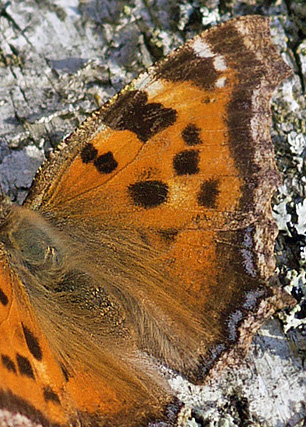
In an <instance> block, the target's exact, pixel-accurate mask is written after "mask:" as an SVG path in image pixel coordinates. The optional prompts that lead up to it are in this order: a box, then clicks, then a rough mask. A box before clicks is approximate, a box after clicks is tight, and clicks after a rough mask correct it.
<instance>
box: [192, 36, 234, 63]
mask: <svg viewBox="0 0 306 427" xmlns="http://www.w3.org/2000/svg"><path fill="white" fill-rule="evenodd" d="M191 47H192V48H193V51H194V53H195V54H196V56H197V57H199V58H214V67H215V69H216V70H217V71H225V70H226V68H227V66H226V63H225V60H224V58H223V56H221V55H215V54H214V53H213V51H212V50H211V48H210V47H209V45H208V44H207V43H205V42H204V41H203V40H202V39H200V38H198V39H195V40H194V42H193V43H192V45H191Z"/></svg>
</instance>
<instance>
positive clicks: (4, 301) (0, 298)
mask: <svg viewBox="0 0 306 427" xmlns="http://www.w3.org/2000/svg"><path fill="white" fill-rule="evenodd" d="M0 303H1V304H2V305H4V306H6V305H7V304H8V297H7V296H6V295H5V293H4V292H3V290H2V289H1V288H0Z"/></svg>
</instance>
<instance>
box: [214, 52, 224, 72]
mask: <svg viewBox="0 0 306 427" xmlns="http://www.w3.org/2000/svg"><path fill="white" fill-rule="evenodd" d="M214 66H215V69H216V70H217V71H225V70H226V68H227V67H226V63H225V61H224V58H223V57H222V56H221V55H218V56H216V57H215V59H214Z"/></svg>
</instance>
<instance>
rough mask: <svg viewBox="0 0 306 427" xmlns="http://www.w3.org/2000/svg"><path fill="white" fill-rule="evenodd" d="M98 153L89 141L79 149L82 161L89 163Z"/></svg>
mask: <svg viewBox="0 0 306 427" xmlns="http://www.w3.org/2000/svg"><path fill="white" fill-rule="evenodd" d="M97 155H98V150H97V149H96V148H95V147H94V146H93V145H92V144H90V143H88V144H86V145H85V146H84V147H83V148H82V151H81V159H82V162H83V163H90V162H92V161H94V160H95V158H96V157H97Z"/></svg>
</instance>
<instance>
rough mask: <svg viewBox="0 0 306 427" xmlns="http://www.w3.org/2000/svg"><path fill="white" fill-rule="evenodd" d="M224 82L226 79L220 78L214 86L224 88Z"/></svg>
mask: <svg viewBox="0 0 306 427" xmlns="http://www.w3.org/2000/svg"><path fill="white" fill-rule="evenodd" d="M225 82H226V78H225V77H220V79H218V80H217V81H216V86H217V87H219V88H221V87H224V86H225Z"/></svg>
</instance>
